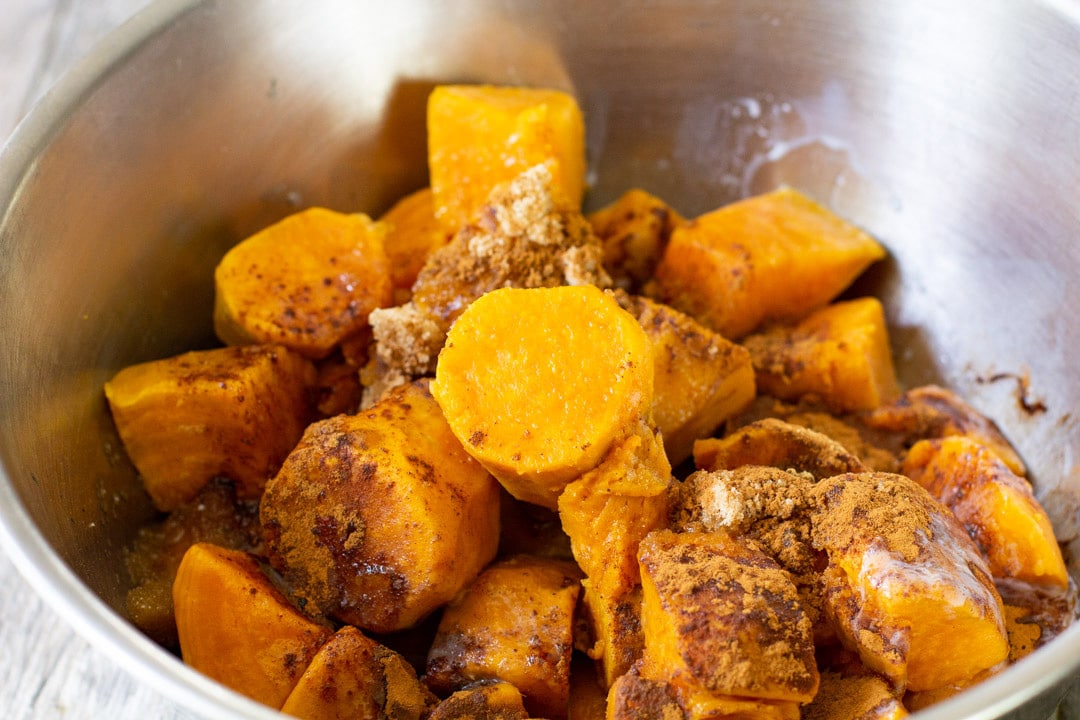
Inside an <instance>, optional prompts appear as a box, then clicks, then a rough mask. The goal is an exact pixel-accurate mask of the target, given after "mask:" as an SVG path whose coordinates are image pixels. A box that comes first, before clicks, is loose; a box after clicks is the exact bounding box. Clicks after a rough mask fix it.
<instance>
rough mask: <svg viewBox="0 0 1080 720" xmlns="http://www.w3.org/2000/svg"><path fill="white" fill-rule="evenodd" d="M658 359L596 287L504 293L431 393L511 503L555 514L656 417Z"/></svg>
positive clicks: (483, 309)
mask: <svg viewBox="0 0 1080 720" xmlns="http://www.w3.org/2000/svg"><path fill="white" fill-rule="evenodd" d="M651 352H652V351H651V346H650V344H649V340H648V338H647V337H646V335H645V332H644V331H643V330H642V329H641V326H640V325H639V324H638V323H637V322H636V321H635V320H634V318H633V317H631V316H630V314H629V313H627V312H626V311H625V310H623V309H622V308H620V307H619V306H618V304H617V303H616V302H615V300H613V299H612V298H611V297H610V296H608V295H605V294H604V293H603V292H602V291H601V290H599V289H597V288H595V287H592V286H575V287H557V288H537V289H530V290H521V289H512V288H505V289H501V290H495V291H493V292H490V293H488V294H486V295H484V296H483V297H481V298H480V299H479V300H477V301H476V302H474V303H473V304H472V305H470V306H469V307H468V309H467V310H465V312H464V313H462V315H461V317H459V318H458V319H457V322H455V323H454V326H453V327H452V328H451V329H450V332H449V334H448V336H447V342H446V347H444V348H443V350H442V353H441V354H440V356H439V363H438V367H437V369H436V373H435V380H434V381H433V382H432V384H431V391H432V393H433V394H434V396H435V398H436V400H438V402H439V405H440V406H441V407H442V409H443V412H444V413H445V414H446V419H447V422H449V424H450V427H451V428H452V429H453V431H454V435H456V436H457V438H458V439H459V440H460V441H461V444H462V445H463V446H464V447H465V449H466V450H467V451H468V452H469V453H470V454H471V455H472V456H473V457H474V458H476V459H477V460H479V461H480V463H481V464H482V465H483V466H484V467H486V468H487V469H488V470H489V471H490V472H491V474H492V475H494V476H495V477H496V478H497V479H498V480H499V481H500V482H501V483H502V484H503V486H504V487H505V488H506V489H507V490H508V491H509V492H510V494H511V495H513V496H514V497H516V498H518V499H521V500H526V501H528V502H533V503H536V504H538V505H544V506H546V507H550V508H554V507H555V506H556V499H557V498H558V496H559V493H561V492H562V490H563V488H564V487H565V486H566V484H567V483H568V482H570V481H572V480H574V479H575V478H577V477H579V476H580V475H581V474H582V473H584V472H587V471H588V470H590V469H592V468H593V467H595V466H596V465H597V464H599V462H600V460H601V458H603V456H604V455H605V453H606V452H607V451H608V449H609V448H610V447H611V446H612V445H613V444H615V443H616V442H618V441H620V440H622V439H624V438H626V437H627V436H628V435H629V434H631V433H632V432H635V431H636V430H637V428H638V427H639V425H640V424H641V423H642V418H645V417H647V416H648V413H649V411H650V409H651V407H652V396H653V364H652V354H651Z"/></svg>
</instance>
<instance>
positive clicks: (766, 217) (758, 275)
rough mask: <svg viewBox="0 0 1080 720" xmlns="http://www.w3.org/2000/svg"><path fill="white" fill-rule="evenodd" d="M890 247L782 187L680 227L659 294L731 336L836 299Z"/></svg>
mask: <svg viewBox="0 0 1080 720" xmlns="http://www.w3.org/2000/svg"><path fill="white" fill-rule="evenodd" d="M884 256H885V250H884V249H883V248H882V247H881V246H880V245H879V244H878V243H877V242H876V241H875V240H874V239H873V238H871V237H870V236H869V235H867V234H866V233H864V232H863V231H862V230H859V229H858V228H856V227H855V226H853V225H851V224H850V223H848V222H847V221H845V220H843V219H841V218H839V217H837V216H836V215H834V214H832V213H831V212H829V211H828V210H826V209H825V208H823V207H821V206H820V205H818V204H817V203H815V202H813V201H812V200H810V199H809V198H807V197H806V196H805V195H803V194H801V193H799V192H798V191H796V190H793V189H791V188H781V189H779V190H774V191H773V192H770V193H766V194H764V195H759V196H757V197H753V198H749V199H747V200H742V201H739V202H736V203H733V204H731V205H727V206H725V207H722V208H720V209H719V210H714V211H713V212H710V213H707V214H705V215H702V216H700V217H698V218H696V219H694V220H690V221H687V222H685V223H683V224H681V225H679V226H678V227H676V228H675V230H674V232H672V234H671V241H670V242H669V243H668V246H667V249H666V250H665V252H664V256H663V258H662V259H661V261H660V264H659V265H658V266H657V269H656V279H657V281H658V284H659V288H658V291H657V292H658V296H659V299H660V300H662V301H664V302H666V303H668V304H669V305H672V306H673V307H675V308H676V309H677V310H681V311H683V312H685V313H687V314H688V315H690V316H691V317H694V318H695V319H697V320H698V321H699V322H701V323H703V324H704V325H706V326H708V327H710V328H712V329H713V330H715V331H716V332H718V333H720V334H721V335H723V336H724V337H726V338H728V339H730V340H738V339H740V338H741V337H743V336H744V335H746V334H747V333H749V332H751V331H753V330H754V329H755V328H757V327H758V326H759V325H761V324H762V323H763V322H765V321H781V322H794V321H797V320H799V319H801V318H802V317H804V316H806V315H807V314H809V313H810V312H811V311H813V310H815V309H817V308H819V307H821V306H823V305H825V304H826V303H828V302H829V301H831V300H832V299H833V298H835V297H836V296H837V295H838V294H840V292H841V291H842V290H844V288H846V287H847V286H848V285H849V284H850V283H851V281H852V280H854V279H855V278H856V277H857V276H858V275H859V274H860V273H862V271H863V270H865V269H866V268H867V267H868V266H869V265H870V264H871V263H872V262H874V261H875V260H880V259H881V258H883V257H884Z"/></svg>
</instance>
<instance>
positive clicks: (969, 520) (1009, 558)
mask: <svg viewBox="0 0 1080 720" xmlns="http://www.w3.org/2000/svg"><path fill="white" fill-rule="evenodd" d="M903 472H904V474H905V475H907V476H908V477H910V478H912V479H913V480H915V481H916V482H918V483H919V484H920V485H922V486H923V487H924V488H926V489H927V490H929V491H930V494H931V495H933V496H934V497H936V498H937V499H938V500H939V501H940V502H942V503H943V504H944V505H945V506H946V507H948V508H949V509H950V510H952V511H953V514H954V515H956V517H957V518H958V519H959V520H960V522H961V523H962V524H963V525H964V527H965V528H966V529H967V531H968V534H970V535H971V538H972V540H974V541H975V544H976V545H977V546H978V547H979V549H980V550H981V551H982V553H983V556H984V557H985V558H986V562H987V564H988V565H989V567H990V573H991V574H992V575H993V576H994V577H995V578H1016V579H1018V580H1024V581H1026V582H1031V583H1035V584H1043V583H1049V584H1051V585H1055V586H1058V587H1061V588H1064V587H1066V586H1067V585H1068V583H1069V575H1068V571H1067V570H1066V568H1065V561H1064V560H1063V559H1062V556H1061V548H1060V547H1058V544H1057V539H1056V538H1055V537H1054V528H1053V526H1052V525H1051V524H1050V518H1049V517H1047V515H1046V510H1045V509H1044V508H1043V506H1042V505H1041V504H1040V503H1039V501H1038V500H1037V499H1035V495H1034V493H1033V492H1032V490H1031V484H1030V483H1028V481H1027V480H1025V479H1024V478H1022V477H1020V476H1018V475H1016V474H1015V473H1014V472H1013V471H1012V470H1010V469H1009V467H1008V466H1007V465H1006V464H1005V463H1004V462H1002V461H1001V460H1000V459H999V458H998V456H997V455H996V454H995V453H994V452H992V451H991V450H990V449H989V448H987V447H986V446H984V445H982V444H981V443H979V442H977V441H976V440H972V439H971V438H967V437H963V436H952V437H947V438H942V439H939V440H922V441H920V442H918V443H916V444H915V445H913V446H912V448H911V450H910V451H908V455H907V458H906V459H905V460H904V466H903Z"/></svg>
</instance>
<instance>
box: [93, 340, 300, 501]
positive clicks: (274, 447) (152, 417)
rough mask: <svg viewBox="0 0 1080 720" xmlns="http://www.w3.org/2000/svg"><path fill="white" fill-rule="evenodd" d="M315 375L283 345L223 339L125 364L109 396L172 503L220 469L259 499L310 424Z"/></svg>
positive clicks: (140, 461) (125, 432) (128, 439)
mask: <svg viewBox="0 0 1080 720" xmlns="http://www.w3.org/2000/svg"><path fill="white" fill-rule="evenodd" d="M315 379H316V373H315V368H314V367H313V366H312V364H311V363H310V362H309V361H308V360H305V359H304V358H302V357H301V356H299V355H297V354H296V353H294V352H292V351H290V350H286V349H285V348H283V347H279V346H262V347H237V348H219V349H216V350H202V351H196V352H189V353H184V354H183V355H177V356H176V357H172V358H167V359H164V360H154V361H151V362H146V363H141V364H139V365H132V366H130V367H127V368H124V369H123V370H121V371H120V372H118V373H117V374H116V375H115V376H114V377H113V378H112V380H110V381H109V382H107V383H106V384H105V397H106V398H107V399H108V401H109V408H110V410H111V411H112V416H113V420H114V421H115V422H116V429H117V431H118V432H119V434H120V439H121V440H122V441H123V443H124V449H125V450H126V451H127V454H128V457H129V458H131V462H132V463H133V464H134V465H135V467H136V469H137V470H138V471H139V474H140V475H141V476H142V480H143V484H144V485H145V487H146V491H147V492H148V493H149V494H150V498H151V499H152V500H153V501H154V504H155V505H156V506H157V507H158V509H160V510H165V511H169V510H174V509H176V508H177V507H178V506H179V505H180V504H181V503H183V502H185V501H187V500H190V499H191V498H193V497H194V496H195V494H196V493H198V492H199V490H200V489H201V488H202V487H203V486H204V485H205V484H206V483H207V482H208V481H209V480H210V479H211V478H213V477H215V476H217V475H222V476H225V477H227V478H229V479H230V480H233V481H234V482H235V483H236V489H237V494H238V495H239V496H240V498H241V499H257V498H258V497H259V496H260V495H261V494H262V491H263V487H264V486H265V485H266V481H267V480H268V479H269V478H271V477H273V475H274V473H275V472H277V470H278V468H279V467H280V466H281V462H282V461H283V460H284V459H285V456H286V455H288V454H289V450H291V449H292V446H293V445H294V444H296V441H297V439H299V437H300V434H301V433H302V432H303V431H304V426H305V425H306V424H307V422H308V420H309V418H310V415H311V412H312V408H311V398H310V397H309V391H310V389H311V388H312V387H313V386H314V384H315Z"/></svg>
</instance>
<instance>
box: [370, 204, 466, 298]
mask: <svg viewBox="0 0 1080 720" xmlns="http://www.w3.org/2000/svg"><path fill="white" fill-rule="evenodd" d="M379 222H380V223H382V224H383V225H385V226H386V237H385V238H384V239H383V247H384V249H385V250H386V259H387V261H388V263H389V266H390V284H391V285H392V286H393V288H394V304H395V305H400V304H401V303H402V302H405V301H407V300H408V299H409V296H410V295H411V290H412V286H413V283H414V282H416V276H417V275H419V274H420V269H421V268H423V267H424V262H425V261H426V260H427V258H428V256H429V255H430V254H431V253H432V252H433V251H434V250H436V249H437V248H440V247H442V246H443V245H445V244H446V243H447V242H449V240H450V235H449V234H448V233H447V232H446V231H445V230H443V228H442V226H441V225H440V224H439V222H438V221H437V220H436V219H435V200H434V196H433V193H432V192H431V188H430V187H426V188H422V189H420V190H417V191H416V192H413V193H409V194H408V195H406V196H405V197H403V198H401V199H400V200H398V201H397V202H396V203H394V205H393V206H392V207H391V208H390V209H389V210H387V211H386V213H385V214H383V216H382V217H380V218H379Z"/></svg>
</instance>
